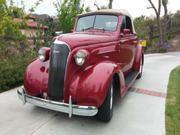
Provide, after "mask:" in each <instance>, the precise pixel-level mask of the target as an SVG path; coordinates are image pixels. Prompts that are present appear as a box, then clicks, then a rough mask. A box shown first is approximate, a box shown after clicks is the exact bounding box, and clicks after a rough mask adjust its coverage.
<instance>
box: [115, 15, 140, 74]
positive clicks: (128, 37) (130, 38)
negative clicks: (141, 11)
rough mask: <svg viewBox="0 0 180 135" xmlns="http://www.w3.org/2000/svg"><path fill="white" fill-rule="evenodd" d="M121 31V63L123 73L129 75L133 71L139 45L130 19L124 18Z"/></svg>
mask: <svg viewBox="0 0 180 135" xmlns="http://www.w3.org/2000/svg"><path fill="white" fill-rule="evenodd" d="M120 30H121V32H120V52H119V53H120V61H121V63H122V67H123V69H122V70H123V73H124V74H127V73H129V72H130V71H131V70H132V67H133V62H134V58H135V53H136V52H135V51H136V44H137V36H136V34H135V33H134V31H133V26H132V22H131V19H130V17H128V16H123V20H122V23H121V29H120Z"/></svg>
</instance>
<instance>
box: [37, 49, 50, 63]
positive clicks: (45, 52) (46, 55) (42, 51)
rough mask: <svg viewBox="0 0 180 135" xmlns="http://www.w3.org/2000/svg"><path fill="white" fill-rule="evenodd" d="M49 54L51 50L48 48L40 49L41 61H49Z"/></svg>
mask: <svg viewBox="0 0 180 135" xmlns="http://www.w3.org/2000/svg"><path fill="white" fill-rule="evenodd" d="M49 52H50V48H47V47H43V48H41V49H39V51H38V55H39V56H38V58H39V60H40V61H41V62H44V61H46V60H48V59H49Z"/></svg>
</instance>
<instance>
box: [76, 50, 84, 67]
mask: <svg viewBox="0 0 180 135" xmlns="http://www.w3.org/2000/svg"><path fill="white" fill-rule="evenodd" d="M86 56H87V53H86V51H85V50H79V51H78V52H77V53H76V55H75V62H76V64H77V65H78V66H82V65H83V64H84V62H85V59H86Z"/></svg>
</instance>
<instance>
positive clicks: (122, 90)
mask: <svg viewBox="0 0 180 135" xmlns="http://www.w3.org/2000/svg"><path fill="white" fill-rule="evenodd" d="M143 61H144V55H143V49H142V47H141V46H140V45H139V44H138V37H137V35H136V32H135V29H134V25H133V22H132V19H131V16H130V14H129V13H128V12H127V11H125V10H99V11H95V12H89V13H85V14H81V15H79V16H78V17H77V21H76V23H75V27H74V31H73V33H69V34H62V35H59V36H58V37H56V39H55V41H54V42H53V44H52V46H51V47H50V48H48V47H43V48H41V49H40V50H39V57H38V58H37V59H36V60H34V61H33V62H32V63H30V64H29V66H28V67H27V69H26V72H25V74H24V87H23V88H21V89H19V90H18V91H17V93H18V96H19V98H20V99H21V100H22V101H23V103H26V102H27V103H31V104H34V105H36V106H40V107H43V108H47V109H51V110H55V111H59V112H63V113H67V114H69V117H71V116H72V115H80V116H97V118H98V119H100V120H102V121H109V120H110V119H111V118H112V115H113V101H114V97H115V95H118V96H120V97H123V96H124V95H125V94H126V93H127V91H128V89H129V88H130V87H131V86H132V84H133V83H134V81H135V80H136V79H137V78H140V77H141V75H142V67H143Z"/></svg>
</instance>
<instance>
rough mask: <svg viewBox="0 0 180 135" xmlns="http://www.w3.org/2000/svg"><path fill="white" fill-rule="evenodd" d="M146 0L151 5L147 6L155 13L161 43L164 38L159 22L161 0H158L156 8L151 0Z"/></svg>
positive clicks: (161, 43)
mask: <svg viewBox="0 0 180 135" xmlns="http://www.w3.org/2000/svg"><path fill="white" fill-rule="evenodd" d="M148 1H149V3H150V4H151V7H149V8H152V9H153V10H154V12H155V14H156V19H157V26H158V29H159V44H160V45H163V43H164V39H163V31H162V24H161V2H162V0H158V9H157V8H156V7H155V5H154V3H153V2H152V0H148Z"/></svg>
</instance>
